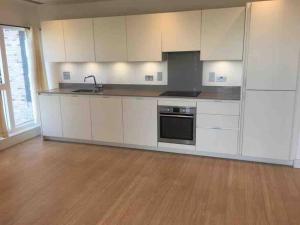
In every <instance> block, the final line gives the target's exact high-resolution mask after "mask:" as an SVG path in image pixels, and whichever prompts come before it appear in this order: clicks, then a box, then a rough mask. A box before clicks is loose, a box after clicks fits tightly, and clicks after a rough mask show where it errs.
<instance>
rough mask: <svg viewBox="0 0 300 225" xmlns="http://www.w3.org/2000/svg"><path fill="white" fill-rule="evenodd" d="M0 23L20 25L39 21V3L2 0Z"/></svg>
mask: <svg viewBox="0 0 300 225" xmlns="http://www.w3.org/2000/svg"><path fill="white" fill-rule="evenodd" d="M0 23H2V24H9V25H18V26H29V25H36V24H38V23H39V17H38V11H37V5H34V4H32V3H27V2H22V1H18V0H0Z"/></svg>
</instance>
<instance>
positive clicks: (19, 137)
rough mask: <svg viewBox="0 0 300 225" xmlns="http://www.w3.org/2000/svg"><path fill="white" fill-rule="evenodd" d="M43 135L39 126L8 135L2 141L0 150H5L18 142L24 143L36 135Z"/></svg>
mask: <svg viewBox="0 0 300 225" xmlns="http://www.w3.org/2000/svg"><path fill="white" fill-rule="evenodd" d="M39 135H41V128H40V127H39V126H37V127H34V128H32V129H29V130H26V131H24V132H22V133H18V134H16V135H14V136H11V137H8V138H6V139H3V140H1V142H0V150H4V149H6V148H9V147H11V146H14V145H16V144H19V143H22V142H24V141H27V140H29V139H32V138H34V137H37V136H39Z"/></svg>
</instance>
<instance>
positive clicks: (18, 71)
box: [0, 26, 35, 133]
mask: <svg viewBox="0 0 300 225" xmlns="http://www.w3.org/2000/svg"><path fill="white" fill-rule="evenodd" d="M0 49H1V58H2V60H1V61H2V63H1V79H0V80H1V96H2V101H3V103H4V108H5V116H6V122H7V127H8V130H9V132H10V133H13V132H17V131H19V130H21V129H24V128H26V127H28V126H32V125H33V124H34V123H35V114H34V110H33V109H34V107H33V98H32V96H33V92H32V85H31V84H32V80H31V76H30V68H29V65H30V63H29V57H28V49H27V39H26V30H25V28H17V27H4V26H0Z"/></svg>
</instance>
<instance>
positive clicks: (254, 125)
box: [242, 91, 295, 160]
mask: <svg viewBox="0 0 300 225" xmlns="http://www.w3.org/2000/svg"><path fill="white" fill-rule="evenodd" d="M294 103H295V93H294V92H293V91H247V92H246V101H245V113H244V129H243V145H242V154H243V155H244V156H251V157H259V158H268V159H279V160H288V159H289V156H290V148H291V135H292V127H293V112H294Z"/></svg>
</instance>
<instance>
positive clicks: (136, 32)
mask: <svg viewBox="0 0 300 225" xmlns="http://www.w3.org/2000/svg"><path fill="white" fill-rule="evenodd" d="M126 26H127V54H128V61H161V60H162V53H161V16H160V14H147V15H135V16H126Z"/></svg>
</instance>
